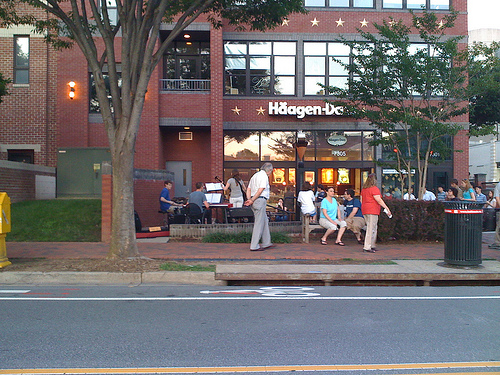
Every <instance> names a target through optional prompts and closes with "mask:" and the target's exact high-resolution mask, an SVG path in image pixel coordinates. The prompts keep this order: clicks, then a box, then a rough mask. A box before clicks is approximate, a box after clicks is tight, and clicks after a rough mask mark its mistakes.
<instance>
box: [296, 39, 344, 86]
mask: <svg viewBox="0 0 500 375" xmlns="http://www.w3.org/2000/svg"><path fill="white" fill-rule="evenodd" d="M349 55H350V47H349V46H346V45H345V44H343V43H337V42H334V43H329V42H304V95H325V90H324V88H323V87H321V85H325V86H336V87H344V86H347V85H348V84H349V72H348V71H347V69H346V68H345V67H344V66H343V65H342V64H341V63H339V62H338V61H336V60H340V61H341V62H342V63H345V64H348V63H349Z"/></svg>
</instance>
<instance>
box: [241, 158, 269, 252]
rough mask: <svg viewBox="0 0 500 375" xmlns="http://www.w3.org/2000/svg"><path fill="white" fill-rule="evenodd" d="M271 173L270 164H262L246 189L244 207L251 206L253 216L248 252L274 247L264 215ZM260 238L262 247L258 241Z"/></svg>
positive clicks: (267, 221)
mask: <svg viewBox="0 0 500 375" xmlns="http://www.w3.org/2000/svg"><path fill="white" fill-rule="evenodd" d="M272 172H273V165H272V164H271V163H264V164H263V165H262V167H261V168H260V171H258V172H257V173H255V174H254V175H253V176H252V178H251V179H250V182H249V183H248V187H247V197H248V200H247V201H246V202H245V203H244V205H245V206H251V207H252V211H253V216H254V223H253V231H252V242H251V243H250V251H263V250H265V249H269V248H271V247H274V246H275V245H273V244H272V243H271V233H270V232H269V220H268V218H267V215H266V204H267V200H268V199H269V193H270V192H271V189H270V186H269V175H270V174H271V173H272ZM261 238H262V245H259V241H260V239H261Z"/></svg>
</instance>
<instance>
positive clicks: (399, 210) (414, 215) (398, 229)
mask: <svg viewBox="0 0 500 375" xmlns="http://www.w3.org/2000/svg"><path fill="white" fill-rule="evenodd" d="M386 204H387V206H388V207H389V208H390V209H391V212H392V215H393V216H392V219H389V218H388V217H387V215H386V214H385V213H383V212H382V213H381V214H380V217H379V222H378V238H379V239H380V241H382V242H385V241H390V240H397V241H443V239H444V204H443V203H441V202H438V201H434V202H424V201H400V200H388V201H386Z"/></svg>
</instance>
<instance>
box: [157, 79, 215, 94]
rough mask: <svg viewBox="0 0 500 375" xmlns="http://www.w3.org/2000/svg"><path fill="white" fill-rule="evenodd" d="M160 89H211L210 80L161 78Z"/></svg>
mask: <svg viewBox="0 0 500 375" xmlns="http://www.w3.org/2000/svg"><path fill="white" fill-rule="evenodd" d="M160 91H210V80H209V79H160Z"/></svg>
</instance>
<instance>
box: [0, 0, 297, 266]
mask: <svg viewBox="0 0 500 375" xmlns="http://www.w3.org/2000/svg"><path fill="white" fill-rule="evenodd" d="M26 5H28V6H32V7H34V8H37V9H38V10H39V11H40V10H41V12H39V13H40V14H41V16H40V17H38V18H37V17H35V16H34V14H36V12H28V13H27V14H26V13H19V14H16V13H15V10H16V9H24V10H26ZM17 6H19V8H17ZM0 9H4V10H6V11H7V13H8V17H6V22H10V23H17V24H20V23H30V24H32V25H34V27H35V30H37V31H39V32H40V33H42V34H43V35H44V36H45V38H46V40H47V41H48V42H50V43H52V44H53V45H54V46H55V47H56V48H64V47H70V46H71V45H72V44H73V43H76V44H77V45H78V47H79V48H80V49H81V50H82V52H83V54H84V55H85V58H86V59H87V63H88V66H89V69H90V72H91V73H92V74H93V77H94V82H95V89H96V94H97V99H98V101H99V106H100V110H101V115H102V117H103V121H104V126H105V128H106V132H107V135H108V141H109V145H110V151H111V160H112V164H113V212H112V229H111V231H112V234H111V245H110V251H109V253H108V256H109V257H110V258H125V257H132V256H138V255H139V253H138V250H137V244H136V240H135V229H134V219H133V210H134V196H133V167H134V152H135V142H136V138H137V133H138V130H139V123H140V119H141V114H142V110H143V107H144V100H145V95H146V90H147V87H148V83H149V80H150V78H151V75H152V72H153V70H154V68H155V67H156V66H157V64H158V62H159V61H160V60H161V59H162V57H163V55H164V53H165V51H166V49H167V48H168V47H169V45H170V44H171V42H172V41H173V40H175V38H176V37H177V36H178V35H179V34H180V33H181V32H182V31H183V30H184V29H185V28H186V27H187V26H189V25H190V24H192V23H193V22H194V21H195V20H196V19H197V18H198V17H200V16H201V15H206V16H207V17H208V19H209V20H210V21H212V23H213V24H214V26H215V27H219V26H220V25H221V24H222V22H228V23H229V24H230V25H234V26H235V27H236V28H237V29H239V30H242V29H245V28H249V29H250V30H262V31H263V30H266V29H269V28H272V27H275V26H278V25H280V24H281V23H282V22H283V20H284V19H285V17H286V16H287V15H288V14H290V13H297V12H302V13H304V12H305V9H304V8H303V5H302V0H267V1H260V0H246V1H241V0H174V1H172V0H116V12H117V22H113V17H111V16H110V12H109V9H108V1H101V0H0ZM45 13H46V14H49V15H50V16H49V17H47V15H46V14H45ZM115 23H116V24H115ZM164 23H167V24H171V25H172V30H171V31H170V33H169V34H168V36H167V37H166V38H165V39H164V40H159V38H158V36H159V34H160V27H161V25H162V24H164ZM96 36H100V37H101V38H102V41H103V46H101V45H100V44H98V41H99V38H95V37H96ZM118 47H120V48H118ZM116 51H121V55H120V56H117V55H116ZM117 62H120V64H121V66H120V67H119V66H118V64H117ZM105 67H106V69H107V71H105V70H104V68H105ZM120 70H121V74H120V73H119V71H120ZM105 75H107V77H106V79H109V85H108V87H109V92H108V90H107V87H106V81H105V77H104V76H105ZM120 83H121V84H120ZM108 95H109V96H110V99H108Z"/></svg>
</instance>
